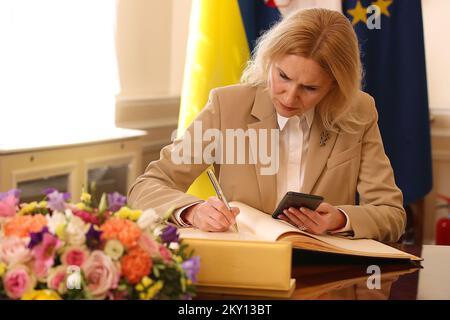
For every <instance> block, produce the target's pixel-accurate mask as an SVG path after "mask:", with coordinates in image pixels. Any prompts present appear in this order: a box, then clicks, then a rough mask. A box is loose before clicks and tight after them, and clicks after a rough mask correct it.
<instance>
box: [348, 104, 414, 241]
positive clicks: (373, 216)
mask: <svg viewBox="0 0 450 320" xmlns="http://www.w3.org/2000/svg"><path fill="white" fill-rule="evenodd" d="M370 109H371V112H373V113H374V116H373V117H372V118H373V120H372V121H371V122H370V123H369V124H368V125H367V127H366V131H365V133H364V136H363V140H362V152H361V165H360V170H359V175H358V184H357V190H358V193H359V198H360V205H359V206H351V205H343V206H339V208H341V209H342V210H344V211H345V212H346V213H347V215H348V217H349V219H350V221H351V226H352V229H353V235H352V237H353V238H370V239H375V240H379V241H389V242H396V241H398V240H399V238H400V237H401V236H402V234H403V233H404V231H405V226H406V213H405V210H404V208H403V194H402V192H401V191H400V189H399V188H398V187H397V186H396V184H395V179H394V173H393V170H392V167H391V164H390V161H389V159H388V157H387V156H386V154H385V152H384V147H383V142H382V139H381V135H380V130H379V128H378V123H377V122H378V113H377V111H376V108H375V102H374V100H373V99H371V106H370Z"/></svg>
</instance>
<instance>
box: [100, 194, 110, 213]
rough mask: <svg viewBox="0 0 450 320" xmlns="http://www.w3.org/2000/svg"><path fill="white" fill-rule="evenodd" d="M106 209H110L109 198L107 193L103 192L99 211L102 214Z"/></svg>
mask: <svg viewBox="0 0 450 320" xmlns="http://www.w3.org/2000/svg"><path fill="white" fill-rule="evenodd" d="M106 209H108V200H107V197H106V193H103V194H102V197H101V199H100V204H99V205H98V212H99V213H100V214H102V213H103V212H105V211H106Z"/></svg>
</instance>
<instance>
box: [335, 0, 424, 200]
mask: <svg viewBox="0 0 450 320" xmlns="http://www.w3.org/2000/svg"><path fill="white" fill-rule="evenodd" d="M343 12H344V14H346V16H347V17H348V18H349V19H350V21H351V22H352V23H353V25H354V28H355V31H356V33H357V35H358V39H359V42H360V46H361V60H362V63H363V66H364V69H365V80H364V91H366V92H367V93H369V94H371V95H372V96H373V97H374V98H375V101H376V104H377V109H378V113H379V127H380V131H381V134H382V137H383V142H384V147H385V150H386V153H387V155H388V156H389V158H390V160H391V163H392V167H393V169H394V174H395V178H396V182H397V185H398V186H399V188H400V189H401V190H402V191H403V195H404V204H405V205H408V204H410V203H412V202H414V201H416V200H418V199H420V198H422V197H423V196H425V195H426V194H427V193H428V192H429V191H430V190H431V187H432V171H431V145H430V125H429V114H428V95H427V80H426V68H425V50H424V37H423V24H422V8H421V1H420V0H407V1H405V0H402V1H400V0H377V1H369V0H367V1H366V0H344V1H343Z"/></svg>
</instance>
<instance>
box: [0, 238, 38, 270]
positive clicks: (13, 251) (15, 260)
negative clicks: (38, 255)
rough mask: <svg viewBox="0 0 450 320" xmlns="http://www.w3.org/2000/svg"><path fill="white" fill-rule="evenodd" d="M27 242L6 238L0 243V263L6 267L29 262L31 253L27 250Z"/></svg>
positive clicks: (21, 239)
mask: <svg viewBox="0 0 450 320" xmlns="http://www.w3.org/2000/svg"><path fill="white" fill-rule="evenodd" d="M27 242H28V241H27V240H25V239H23V238H18V237H8V238H6V239H2V240H1V241H0V261H3V262H5V263H6V264H8V265H13V264H22V263H25V262H27V261H28V260H30V258H31V252H30V250H29V249H28V248H27Z"/></svg>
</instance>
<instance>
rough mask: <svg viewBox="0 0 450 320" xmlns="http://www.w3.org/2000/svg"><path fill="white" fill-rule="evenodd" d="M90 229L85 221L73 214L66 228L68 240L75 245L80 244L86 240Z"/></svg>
mask: <svg viewBox="0 0 450 320" xmlns="http://www.w3.org/2000/svg"><path fill="white" fill-rule="evenodd" d="M88 230H89V225H87V224H86V223H84V221H83V220H82V219H81V218H79V217H77V216H73V217H72V219H71V220H70V222H69V224H68V225H67V228H66V237H67V242H68V243H69V244H70V245H73V246H80V245H82V244H84V243H85V241H86V232H87V231H88Z"/></svg>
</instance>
